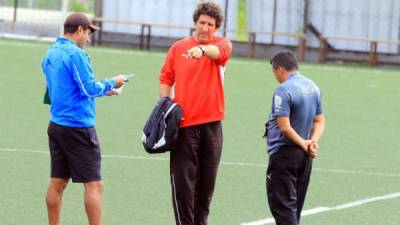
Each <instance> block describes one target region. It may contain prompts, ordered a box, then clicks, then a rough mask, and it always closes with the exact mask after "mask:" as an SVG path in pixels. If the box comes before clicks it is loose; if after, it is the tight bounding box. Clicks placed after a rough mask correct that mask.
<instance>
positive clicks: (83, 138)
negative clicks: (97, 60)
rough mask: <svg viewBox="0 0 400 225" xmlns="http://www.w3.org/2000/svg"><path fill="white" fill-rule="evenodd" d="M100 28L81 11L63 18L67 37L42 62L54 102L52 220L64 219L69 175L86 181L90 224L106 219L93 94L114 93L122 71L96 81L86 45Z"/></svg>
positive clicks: (53, 222)
mask: <svg viewBox="0 0 400 225" xmlns="http://www.w3.org/2000/svg"><path fill="white" fill-rule="evenodd" d="M98 29H99V28H98V27H96V26H94V25H92V24H91V23H90V21H89V19H88V17H87V16H86V15H84V14H82V13H73V14H71V15H70V16H68V17H67V19H66V21H65V23H64V37H60V38H58V39H57V41H56V43H55V44H54V45H53V46H51V47H50V48H49V50H48V51H47V54H46V55H45V57H44V59H43V62H42V70H43V72H44V74H45V76H46V81H47V85H48V94H49V97H50V101H51V106H50V114H51V117H50V123H49V127H48V136H49V149H50V157H51V179H50V183H49V186H48V189H47V194H46V204H47V211H48V219H49V224H50V225H58V224H59V223H60V213H61V202H62V196H63V192H64V189H65V188H66V186H67V184H68V181H69V179H70V178H71V179H72V182H77V183H83V184H84V188H85V209H86V213H87V216H88V220H89V224H90V225H100V224H101V223H102V192H103V181H102V178H101V171H100V166H101V165H100V164H101V155H100V144H99V141H98V138H97V134H96V130H95V128H94V125H95V119H96V109H95V97H101V96H105V95H109V96H111V95H114V92H113V91H112V89H113V88H118V87H120V86H122V85H123V84H124V76H122V75H119V76H116V77H114V78H112V79H104V80H102V81H96V80H95V77H94V75H93V70H92V66H91V62H90V58H89V55H88V54H87V53H86V52H85V51H84V50H83V47H84V46H85V45H86V44H88V43H89V42H90V35H91V34H92V33H93V32H94V31H96V30H98Z"/></svg>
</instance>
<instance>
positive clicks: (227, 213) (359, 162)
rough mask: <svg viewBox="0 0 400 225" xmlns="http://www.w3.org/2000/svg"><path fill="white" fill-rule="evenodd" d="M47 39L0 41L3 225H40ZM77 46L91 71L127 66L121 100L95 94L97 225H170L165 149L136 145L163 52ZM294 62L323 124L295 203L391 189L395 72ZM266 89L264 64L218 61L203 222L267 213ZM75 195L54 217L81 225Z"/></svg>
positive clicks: (384, 217)
mask: <svg viewBox="0 0 400 225" xmlns="http://www.w3.org/2000/svg"><path fill="white" fill-rule="evenodd" d="M47 47H48V44H41V43H30V42H17V41H8V40H0V58H1V59H2V60H0V68H1V70H0V71H1V72H0V95H1V96H2V97H1V98H0V105H1V106H2V108H1V113H0V124H1V129H0V165H1V169H0V177H1V178H2V181H1V184H2V188H1V189H0V198H1V199H2V201H0V211H1V212H2V218H1V224H5V225H12V224H19V225H25V224H26V225H32V224H33V225H35V224H46V220H47V215H46V210H45V205H44V193H45V190H46V186H47V182H48V179H49V155H48V154H47V152H48V146H47V135H46V129H47V124H48V118H49V113H48V106H46V105H43V104H42V98H43V93H44V87H45V86H44V78H43V75H42V72H41V69H40V63H41V59H42V57H43V55H44V54H45V51H46V49H47ZM88 52H89V54H90V55H91V60H92V62H93V64H94V69H95V74H96V77H97V78H98V79H101V78H104V77H109V76H113V75H116V74H119V73H123V74H126V73H131V72H134V73H136V74H138V76H137V77H135V78H133V79H132V80H131V81H132V82H129V83H128V84H127V86H126V88H125V89H124V92H123V93H122V95H121V96H118V97H105V98H99V99H97V125H96V128H97V132H98V134H99V138H100V142H101V144H102V152H103V154H104V157H103V177H104V180H105V186H106V188H105V193H104V224H107V225H120V224H138V225H144V224H145V225H160V224H163V225H172V224H174V222H173V212H172V207H171V194H170V186H169V165H168V160H167V159H168V154H161V155H155V156H150V155H148V154H147V153H145V151H144V150H143V147H142V146H141V143H140V136H141V129H142V128H143V126H144V122H145V120H146V117H147V116H148V114H149V112H150V111H151V109H152V107H153V105H154V104H155V102H156V100H157V99H158V79H157V78H158V73H159V70H160V68H161V66H162V63H163V60H164V57H165V53H154V52H144V51H137V50H119V49H110V48H99V47H96V48H89V49H88ZM300 68H301V72H302V73H303V74H305V75H306V76H308V77H309V78H311V79H313V80H314V81H315V82H316V83H317V84H318V85H319V86H320V88H321V90H322V91H323V104H324V112H325V115H326V120H327V127H326V132H325V135H324V137H323V139H322V140H321V143H320V146H321V147H320V152H319V156H318V159H317V160H315V161H314V171H313V175H312V179H311V184H310V189H309V192H308V195H307V199H306V204H305V209H311V208H315V207H320V206H325V207H334V206H337V205H341V204H344V203H348V202H352V201H356V200H359V199H365V198H370V197H374V196H382V195H386V194H389V193H394V192H398V191H399V189H398V187H399V185H400V180H399V177H400V174H399V172H398V171H399V168H400V166H399V164H398V159H399V158H400V152H399V147H400V144H399V143H398V122H399V121H400V114H399V113H398V112H399V111H400V105H399V104H398V101H399V99H400V91H399V89H398V84H399V81H400V74H399V73H398V71H396V70H395V69H384V68H368V67H363V66H350V65H319V64H312V63H302V64H301V65H300ZM276 86H277V83H276V81H275V80H274V78H273V75H272V73H271V68H270V65H268V64H267V63H266V62H265V60H251V59H244V58H234V59H232V60H231V62H230V63H229V66H228V70H227V75H226V79H225V94H226V96H225V97H226V119H225V121H224V123H223V127H224V149H223V156H222V161H223V162H224V163H223V164H222V165H221V167H220V171H219V175H218V180H217V187H216V190H215V194H214V199H213V204H212V209H211V215H210V217H209V223H210V225H238V224H240V223H243V222H251V221H255V220H259V219H264V218H266V217H271V214H270V212H269V209H268V207H267V206H266V197H265V167H263V165H266V162H267V160H268V156H267V154H266V147H265V143H264V140H263V139H261V138H260V137H261V135H262V132H263V124H264V122H265V120H266V118H267V115H268V113H269V109H270V104H271V96H272V93H273V91H274V89H275V88H276ZM12 149H16V150H15V151H14V150H12ZM156 157H161V158H162V159H165V160H158V158H156ZM229 163H234V164H229ZM235 163H236V164H235ZM238 163H245V164H242V165H239V164H238ZM82 199H83V188H82V186H81V185H77V184H70V186H69V187H68V189H67V192H66V193H65V198H64V205H63V215H62V224H85V223H87V222H86V217H85V214H84V207H83V200H82ZM399 204H400V200H399V198H396V199H392V200H387V201H380V202H374V203H370V204H365V205H362V206H359V207H354V208H349V209H343V210H336V211H330V212H324V213H320V214H315V215H311V216H306V217H304V218H303V219H302V225H321V224H324V225H331V224H332V225H348V224H352V225H357V224H371V225H375V224H379V225H392V224H397V221H400V214H398V213H397V209H398V207H397V205H399Z"/></svg>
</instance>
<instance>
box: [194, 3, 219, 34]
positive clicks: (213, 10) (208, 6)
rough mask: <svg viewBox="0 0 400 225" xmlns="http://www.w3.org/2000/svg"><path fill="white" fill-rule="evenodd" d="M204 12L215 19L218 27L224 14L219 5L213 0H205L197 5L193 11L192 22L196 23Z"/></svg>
mask: <svg viewBox="0 0 400 225" xmlns="http://www.w3.org/2000/svg"><path fill="white" fill-rule="evenodd" d="M204 14H205V15H208V16H210V17H212V18H214V19H215V26H216V28H219V27H220V26H221V23H222V21H223V20H224V14H223V13H222V9H221V7H220V5H219V4H217V3H216V2H214V1H205V2H201V3H199V4H198V5H197V7H196V10H195V11H194V13H193V21H194V23H197V20H198V19H199V17H200V16H201V15H204Z"/></svg>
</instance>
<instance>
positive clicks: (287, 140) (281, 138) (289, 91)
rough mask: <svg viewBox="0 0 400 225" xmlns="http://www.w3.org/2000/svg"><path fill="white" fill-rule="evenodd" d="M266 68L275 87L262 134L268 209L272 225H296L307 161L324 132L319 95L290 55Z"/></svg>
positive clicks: (306, 178)
mask: <svg viewBox="0 0 400 225" xmlns="http://www.w3.org/2000/svg"><path fill="white" fill-rule="evenodd" d="M271 64H272V68H273V73H274V74H275V78H276V80H277V81H278V82H279V83H280V85H279V86H278V88H277V89H276V90H275V93H274V95H273V99H272V107H271V113H270V115H269V118H268V122H267V127H266V134H265V136H266V138H267V145H268V154H269V164H268V169H267V197H268V203H269V206H270V210H271V213H272V215H273V216H274V218H275V221H276V224H277V225H298V224H299V223H300V216H301V210H302V208H303V204H304V200H305V196H306V192H307V187H308V184H309V180H310V175H311V168H312V159H314V158H315V157H316V155H317V149H318V140H319V139H320V137H321V136H322V133H323V131H324V127H325V119H324V115H323V112H322V104H321V93H320V90H319V88H318V87H317V85H316V84H315V83H314V82H313V81H311V80H310V79H307V78H306V77H304V76H303V75H301V74H300V73H299V72H298V64H297V59H296V56H295V55H294V54H293V53H292V52H291V51H280V52H278V53H277V54H276V55H274V56H273V57H272V59H271Z"/></svg>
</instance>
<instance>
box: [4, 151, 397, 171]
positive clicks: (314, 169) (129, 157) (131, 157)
mask: <svg viewBox="0 0 400 225" xmlns="http://www.w3.org/2000/svg"><path fill="white" fill-rule="evenodd" d="M0 152H26V153H34V154H49V152H48V151H41V150H31V149H16V148H4V147H0ZM102 157H104V158H112V159H138V160H161V161H168V160H169V158H168V157H155V156H129V155H109V154H103V155H102ZM221 164H222V165H227V166H242V167H261V168H267V165H266V164H259V163H245V162H224V161H222V162H221ZM313 171H320V172H326V173H342V174H354V175H368V176H383V177H400V174H395V173H379V172H363V171H352V170H332V169H322V168H313Z"/></svg>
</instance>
